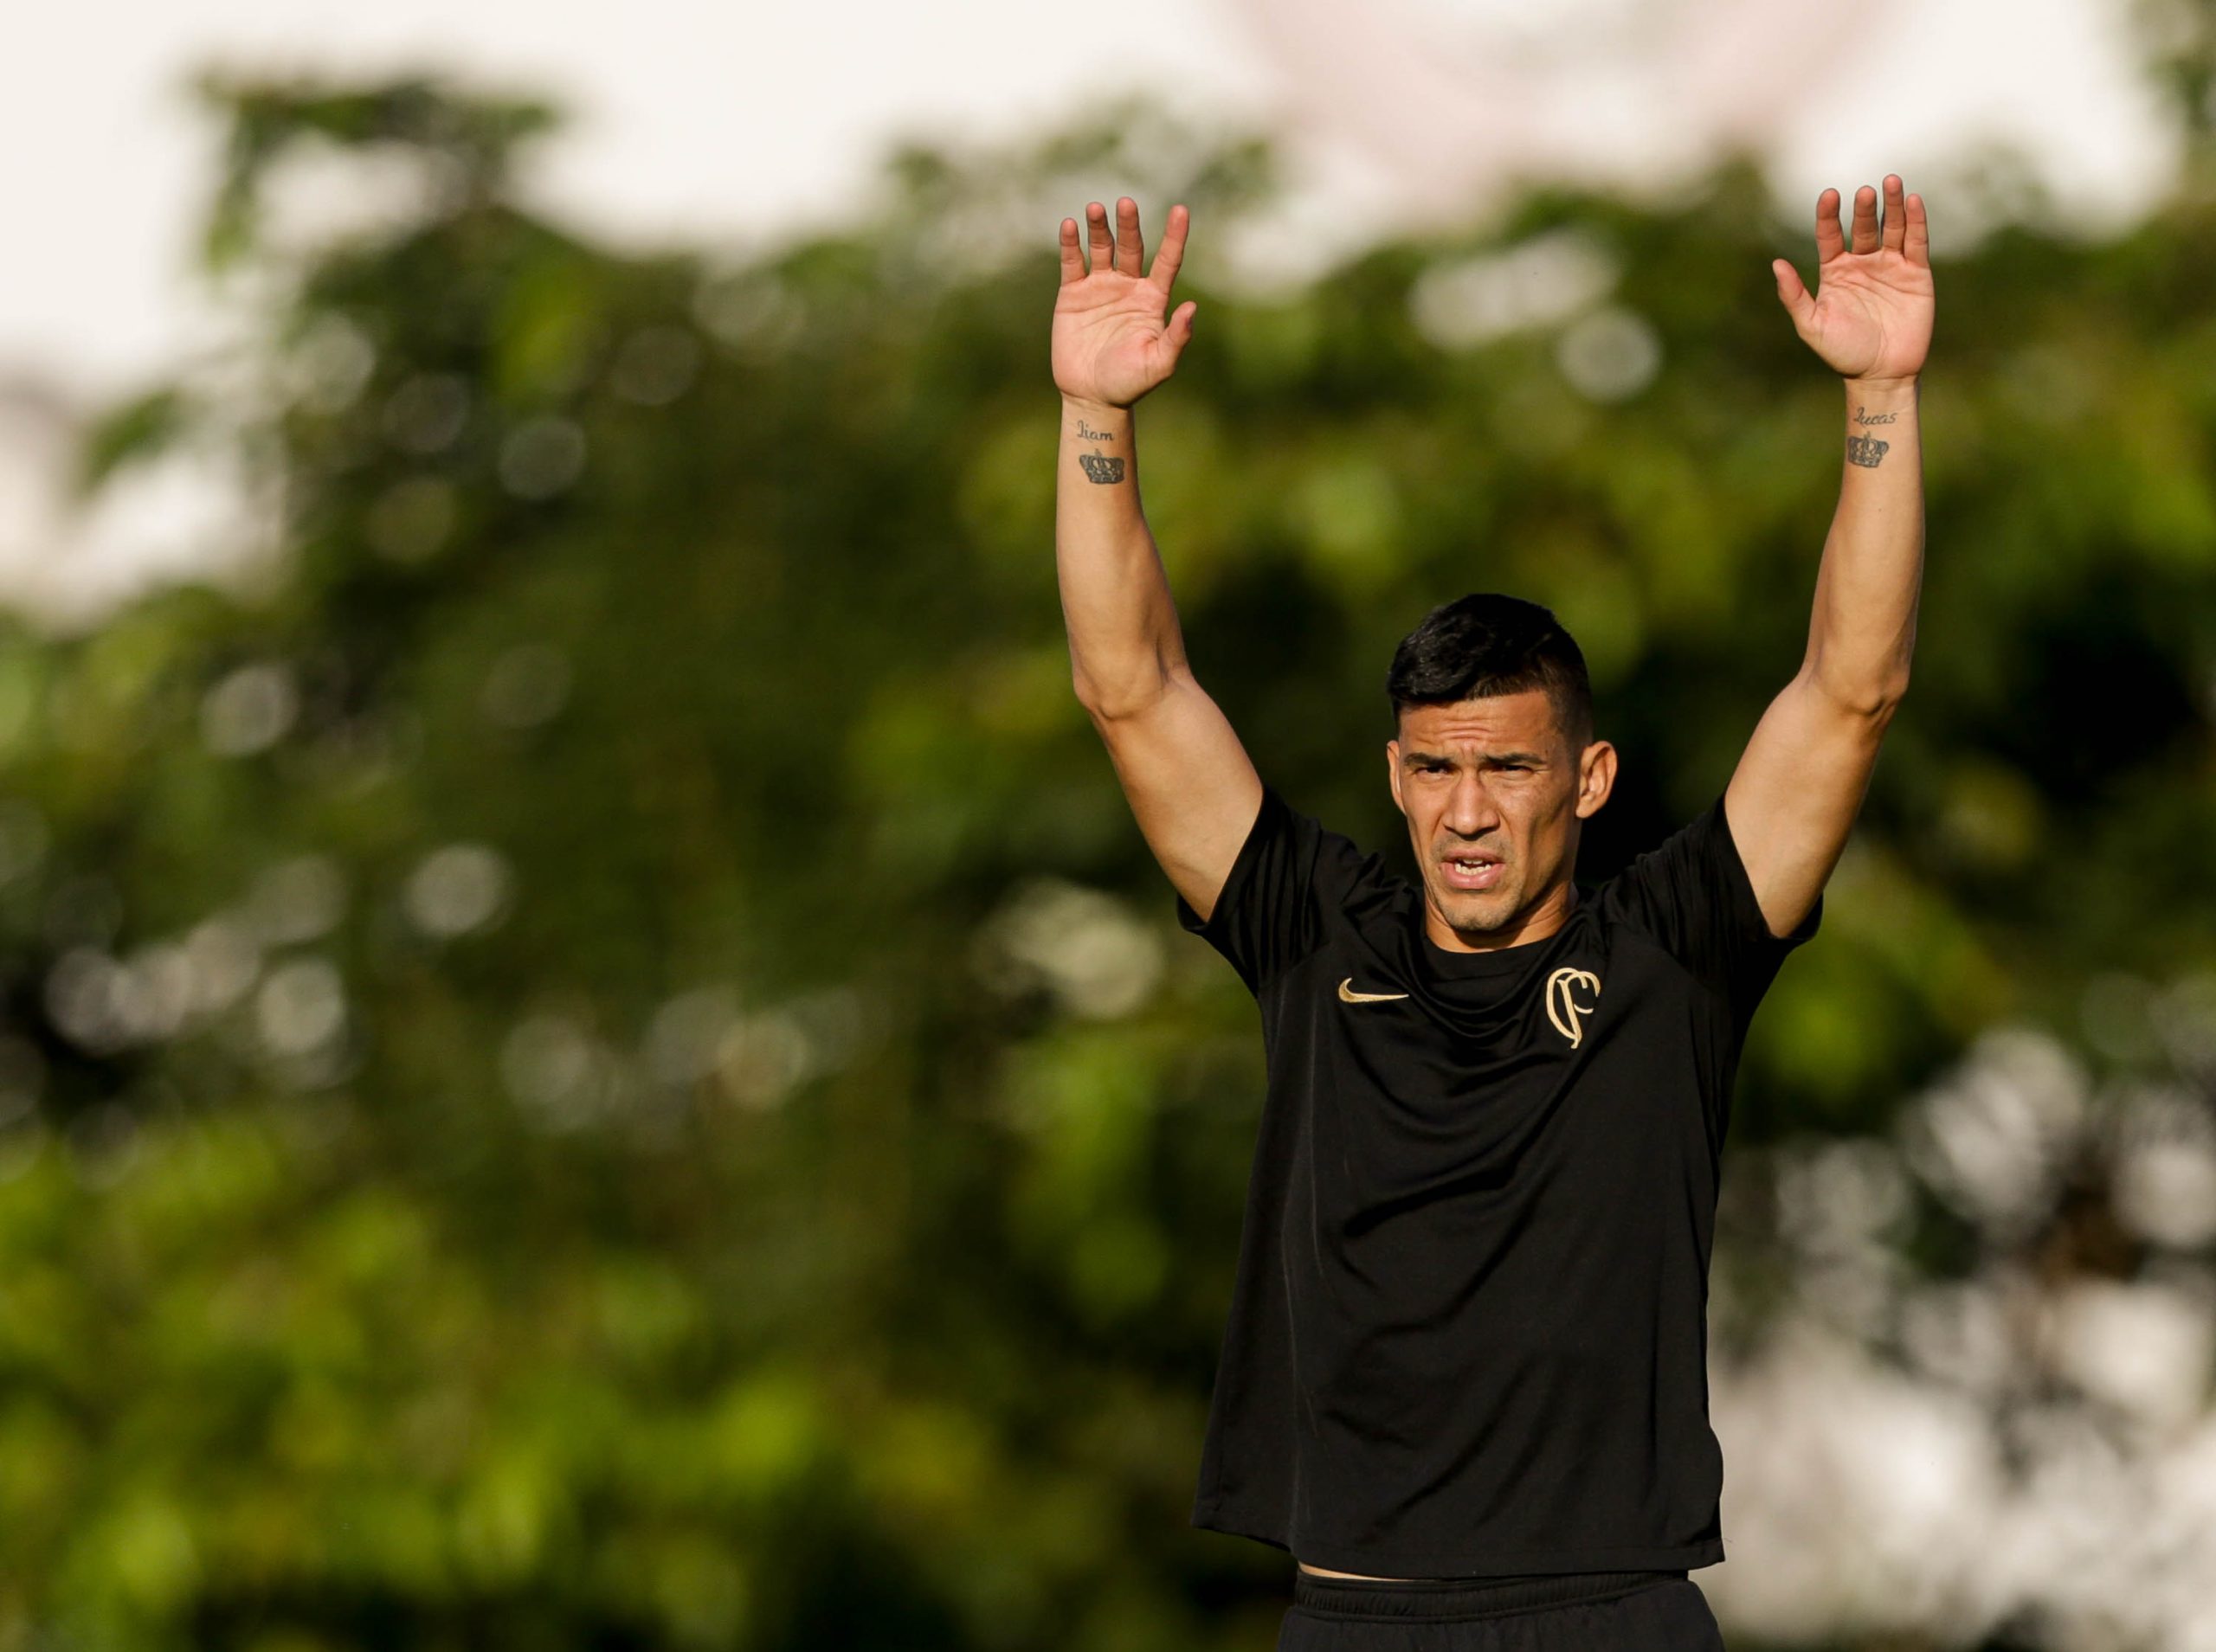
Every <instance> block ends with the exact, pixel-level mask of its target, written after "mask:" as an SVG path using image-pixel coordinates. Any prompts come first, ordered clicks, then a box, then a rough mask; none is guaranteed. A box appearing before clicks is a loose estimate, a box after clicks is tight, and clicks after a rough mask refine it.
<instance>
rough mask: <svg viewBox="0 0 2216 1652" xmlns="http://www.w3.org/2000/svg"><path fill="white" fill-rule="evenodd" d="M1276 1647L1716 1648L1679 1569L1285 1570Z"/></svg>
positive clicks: (1456, 1651)
mask: <svg viewBox="0 0 2216 1652" xmlns="http://www.w3.org/2000/svg"><path fill="white" fill-rule="evenodd" d="M1292 1579H1293V1581H1292V1607H1291V1609H1290V1610H1287V1611H1286V1613H1285V1623H1284V1626H1283V1627H1282V1628H1280V1629H1279V1631H1278V1652H1723V1632H1722V1631H1721V1630H1719V1629H1718V1628H1717V1623H1716V1614H1715V1613H1713V1612H1711V1611H1710V1610H1709V1609H1708V1597H1706V1596H1705V1595H1704V1594H1702V1593H1701V1591H1700V1585H1698V1584H1697V1583H1695V1582H1694V1581H1693V1580H1692V1579H1691V1578H1689V1577H1687V1576H1686V1575H1685V1573H1684V1572H1575V1573H1568V1574H1565V1575H1563V1576H1561V1577H1553V1578H1464V1579H1459V1580H1453V1581H1446V1582H1408V1583H1403V1582H1398V1581H1386V1580H1382V1579H1380V1580H1376V1581H1369V1582H1364V1581H1361V1580H1358V1579H1356V1578H1318V1577H1316V1576H1314V1575H1313V1574H1311V1573H1310V1572H1304V1571H1302V1570H1300V1568H1298V1566H1296V1567H1294V1568H1293V1573H1292Z"/></svg>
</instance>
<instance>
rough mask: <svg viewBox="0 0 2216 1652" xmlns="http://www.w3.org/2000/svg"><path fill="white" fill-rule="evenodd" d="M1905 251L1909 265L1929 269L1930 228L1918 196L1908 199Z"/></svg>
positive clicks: (1921, 200) (1920, 197)
mask: <svg viewBox="0 0 2216 1652" xmlns="http://www.w3.org/2000/svg"><path fill="white" fill-rule="evenodd" d="M1905 250H1906V252H1907V254H1908V261H1909V262H1910V263H1911V264H1922V265H1923V266H1925V267H1927V268H1928V267H1929V266H1930V263H1931V226H1930V225H1929V223H1928V222H1926V221H1925V219H1924V215H1923V196H1920V195H1912V196H1909V198H1908V245H1907V247H1906V248H1905Z"/></svg>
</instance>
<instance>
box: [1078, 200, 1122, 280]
mask: <svg viewBox="0 0 2216 1652" xmlns="http://www.w3.org/2000/svg"><path fill="white" fill-rule="evenodd" d="M1085 222H1086V223H1087V224H1089V225H1090V226H1091V227H1092V236H1091V238H1090V241H1091V244H1090V246H1089V247H1088V248H1087V250H1088V251H1089V252H1090V253H1091V254H1092V273H1094V274H1095V275H1098V274H1099V273H1100V272H1101V271H1103V270H1105V269H1106V268H1108V267H1110V266H1111V265H1112V264H1113V263H1114V262H1115V261H1116V237H1115V236H1114V235H1111V234H1110V233H1109V230H1108V209H1107V208H1105V207H1104V206H1102V205H1101V204H1100V203H1099V202H1098V201H1088V202H1085Z"/></svg>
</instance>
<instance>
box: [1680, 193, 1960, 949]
mask: <svg viewBox="0 0 2216 1652" xmlns="http://www.w3.org/2000/svg"><path fill="white" fill-rule="evenodd" d="M1816 247H1817V253H1818V256H1819V260H1820V261H1819V263H1818V272H1819V281H1820V286H1819V291H1818V292H1817V295H1816V296H1814V297H1813V298H1812V297H1810V296H1809V293H1808V291H1807V288H1806V287H1804V286H1802V285H1801V284H1800V276H1799V274H1798V273H1795V271H1794V267H1793V266H1792V265H1791V264H1790V263H1788V261H1787V260H1784V259H1778V260H1775V261H1774V262H1773V263H1772V265H1771V271H1772V273H1774V274H1775V276H1776V277H1777V292H1778V298H1779V300H1780V301H1781V303H1783V305H1785V307H1786V309H1787V310H1788V312H1790V313H1791V315H1792V317H1793V325H1794V328H1795V330H1796V331H1799V333H1800V337H1801V339H1802V341H1803V342H1804V343H1806V344H1807V345H1808V347H1809V348H1810V349H1812V350H1814V351H1815V352H1816V353H1817V355H1819V356H1820V357H1822V358H1823V360H1824V362H1825V363H1826V365H1828V366H1829V367H1831V368H1832V370H1833V371H1835V372H1837V373H1839V374H1840V375H1841V376H1842V377H1843V378H1844V380H1845V387H1844V388H1845V392H1846V453H1845V456H1844V458H1843V460H1842V461H1841V466H1840V479H1839V509H1838V511H1836V512H1835V513H1834V514H1833V517H1832V526H1831V533H1830V535H1829V537H1827V538H1826V540H1825V541H1824V554H1823V561H1822V562H1821V563H1820V565H1819V567H1818V568H1817V570H1816V597H1815V607H1814V612H1813V614H1812V616H1811V618H1810V621H1809V627H1808V652H1807V657H1806V659H1804V660H1803V661H1802V663H1801V666H1800V673H1799V675H1797V676H1796V677H1794V679H1793V680H1792V682H1790V683H1788V685H1786V687H1785V689H1784V691H1782V692H1781V693H1780V694H1779V695H1778V697H1776V699H1775V700H1773V701H1772V702H1771V703H1770V706H1769V709H1768V710H1767V711H1766V712H1764V713H1763V715H1762V721H1761V723H1758V724H1757V725H1756V726H1755V732H1754V736H1753V738H1752V739H1751V740H1749V742H1748V743H1747V749H1746V751H1745V753H1744V755H1742V756H1741V758H1740V759H1739V766H1738V768H1737V769H1736V770H1735V771H1734V773H1733V774H1732V776H1731V782H1730V786H1729V787H1727V788H1726V789H1725V792H1724V796H1723V813H1724V817H1725V820H1726V821H1727V822H1728V824H1729V825H1730V829H1731V836H1732V839H1733V841H1734V842H1735V843H1736V845H1738V849H1739V855H1740V858H1741V859H1742V860H1743V862H1744V863H1745V865H1746V868H1747V875H1748V877H1749V881H1751V882H1752V884H1754V888H1755V897H1756V898H1757V899H1758V900H1759V901H1760V902H1761V903H1762V916H1764V917H1765V918H1766V919H1767V920H1768V922H1769V927H1770V929H1771V931H1772V932H1773V933H1774V934H1776V935H1784V934H1786V933H1787V932H1788V930H1790V929H1793V928H1794V925H1796V924H1798V923H1799V922H1800V920H1801V919H1802V918H1803V917H1804V916H1807V911H1808V909H1809V908H1810V907H1811V906H1813V905H1814V904H1815V900H1816V897H1817V895H1818V894H1819V893H1820V892H1821V891H1822V890H1823V887H1824V884H1825V882H1826V880H1827V879H1828V878H1829V877H1830V876H1831V873H1832V868H1833V866H1834V865H1837V864H1838V861H1839V852H1840V851H1841V850H1843V849H1844V848H1845V847H1846V838H1847V833H1848V832H1849V831H1851V830H1852V827H1853V825H1854V817H1855V815H1856V813H1857V812H1858V811H1859V809H1860V808H1861V807H1862V798H1863V794H1864V793H1865V791H1866V790H1867V788H1868V787H1869V783H1870V774H1871V769H1872V768H1875V767H1876V765H1877V761H1878V745H1879V743H1880V742H1882V741H1883V740H1884V734H1885V729H1886V726H1887V725H1888V724H1889V723H1891V721H1892V717H1893V712H1894V710H1895V709H1896V708H1897V706H1898V705H1899V704H1900V701H1901V697H1902V696H1903V694H1904V693H1905V692H1906V691H1907V689H1908V678H1909V659H1910V654H1911V653H1912V652H1913V651H1914V649H1915V646H1916V593H1917V589H1918V587H1919V586H1920V585H1921V583H1922V581H1923V444H1922V440H1921V432H1920V431H1919V429H1918V427H1917V378H1918V375H1919V374H1921V372H1922V371H1923V360H1924V357H1925V354H1926V353H1927V352H1928V351H1929V349H1930V344H1931V322H1932V314H1933V295H1932V284H1931V251H1930V241H1929V235H1928V234H1927V233H1926V226H1925V221H1924V211H1923V197H1922V196H1914V195H1911V196H1907V197H1906V198H1905V199H1904V198H1903V196H1902V194H1901V180H1900V179H1899V178H1898V177H1896V176H1893V175H1891V174H1888V175H1887V176H1886V178H1885V211H1884V228H1883V229H1882V230H1881V229H1880V228H1879V226H1878V194H1877V191H1876V190H1872V189H1871V188H1870V187H1869V186H1868V185H1867V184H1865V185H1864V186H1863V187H1862V189H1861V190H1858V191H1857V192H1856V195H1855V202H1854V241H1853V245H1852V248H1850V247H1848V246H1847V244H1846V238H1845V236H1844V235H1841V233H1840V229H1839V192H1838V191H1837V190H1825V191H1824V192H1823V193H1822V194H1821V195H1820V196H1818V197H1817V199H1816Z"/></svg>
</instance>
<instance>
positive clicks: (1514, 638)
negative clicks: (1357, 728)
mask: <svg viewBox="0 0 2216 1652" xmlns="http://www.w3.org/2000/svg"><path fill="white" fill-rule="evenodd" d="M1534 688H1543V689H1544V690H1546V691H1547V698H1548V699H1549V701H1550V702H1551V703H1552V704H1553V706H1554V712H1555V726H1556V728H1557V729H1558V730H1560V731H1561V732H1562V734H1563V735H1564V736H1567V737H1568V739H1569V745H1570V749H1571V750H1572V751H1573V752H1576V751H1582V750H1583V749H1585V748H1586V747H1587V746H1588V745H1590V744H1591V743H1592V742H1593V685H1592V682H1591V679H1590V678H1588V676H1587V675H1586V672H1585V655H1584V652H1583V651H1582V650H1581V649H1580V648H1579V647H1578V646H1577V642H1576V640H1575V638H1573V637H1572V636H1571V635H1570V634H1569V632H1567V631H1565V630H1563V629H1562V622H1561V621H1560V620H1557V619H1556V618H1555V616H1554V614H1553V612H1552V610H1550V609H1548V608H1545V607H1541V606H1540V605H1539V604H1538V603H1536V602H1527V601H1524V600H1523V598H1522V597H1520V596H1506V595H1501V594H1500V593H1498V592H1494V591H1473V592H1472V593H1471V594H1470V595H1467V596H1459V597H1457V598H1455V599H1454V601H1452V602H1448V603H1445V604H1443V605H1441V606H1440V607H1435V608H1433V610H1432V611H1431V612H1430V613H1429V614H1426V615H1424V617H1423V622H1422V623H1421V624H1420V625H1419V626H1417V627H1416V628H1415V629H1414V631H1411V632H1410V633H1408V635H1407V636H1406V637H1403V638H1402V639H1401V646H1399V647H1398V648H1396V649H1395V650H1394V651H1393V668H1392V669H1391V670H1390V671H1389V672H1387V673H1386V675H1385V692H1386V694H1387V696H1388V697H1389V698H1390V699H1391V700H1392V702H1393V726H1394V730H1395V733H1396V734H1397V733H1398V731H1399V729H1400V723H1401V712H1402V711H1403V710H1406V709H1407V708H1408V707H1409V706H1412V705H1452V704H1455V703H1457V702H1458V701H1461V700H1469V699H1478V698H1484V697H1490V696H1492V695H1495V694H1520V693H1522V692H1523V691H1525V690H1527V689H1534Z"/></svg>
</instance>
